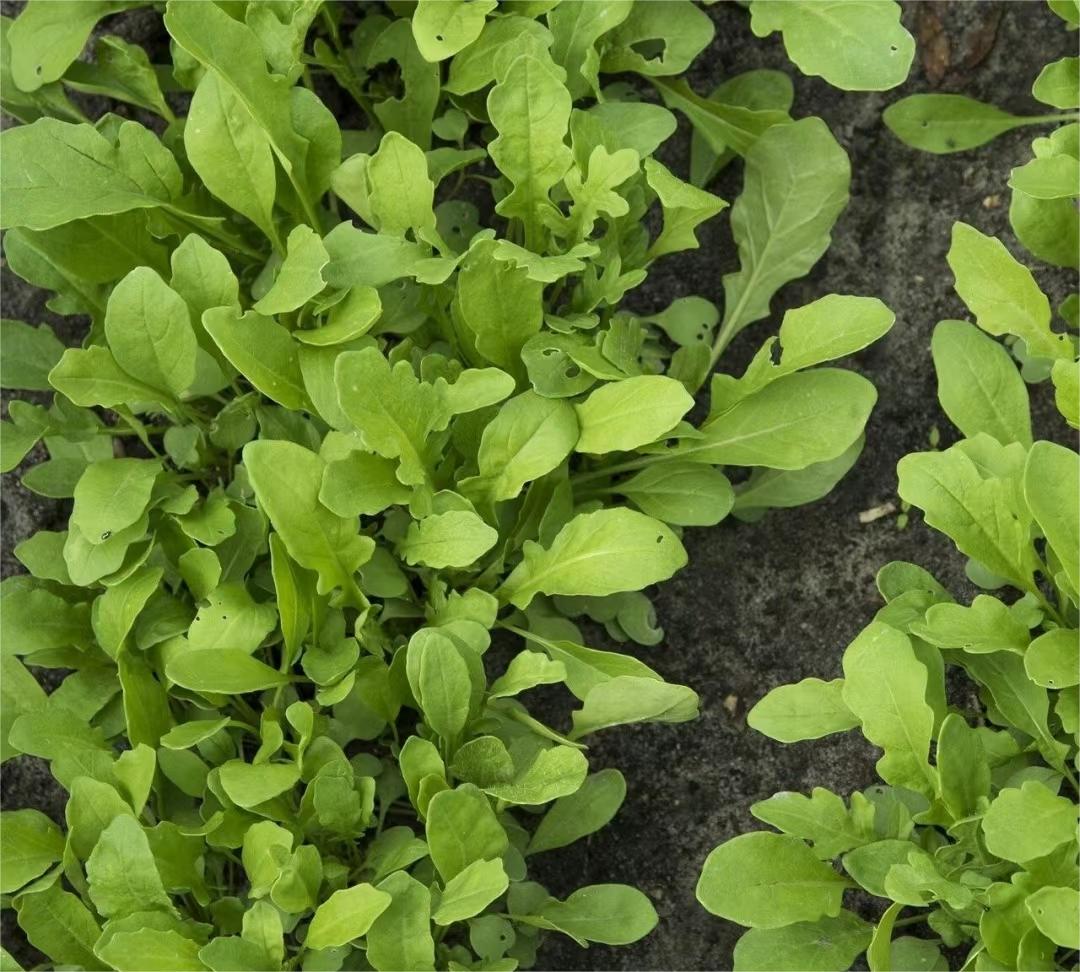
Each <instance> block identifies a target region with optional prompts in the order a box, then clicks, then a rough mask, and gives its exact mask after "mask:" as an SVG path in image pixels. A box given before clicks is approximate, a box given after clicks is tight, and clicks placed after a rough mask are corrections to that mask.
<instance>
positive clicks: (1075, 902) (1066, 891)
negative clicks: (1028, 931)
mask: <svg viewBox="0 0 1080 972" xmlns="http://www.w3.org/2000/svg"><path fill="white" fill-rule="evenodd" d="M1024 904H1025V906H1026V907H1027V910H1028V913H1029V914H1030V915H1031V917H1032V919H1033V920H1034V922H1035V925H1036V927H1037V928H1038V929H1039V931H1041V932H1042V933H1043V934H1044V935H1045V936H1046V937H1047V938H1049V939H1050V941H1052V942H1053V943H1054V944H1055V945H1060V946H1061V947H1062V948H1078V947H1080V944H1078V943H1080V919H1078V918H1077V915H1080V891H1077V890H1076V889H1075V888H1050V887H1043V888H1039V890H1038V891H1036V892H1035V893H1034V894H1032V895H1029V896H1028V898H1027V900H1026V901H1025V902H1024Z"/></svg>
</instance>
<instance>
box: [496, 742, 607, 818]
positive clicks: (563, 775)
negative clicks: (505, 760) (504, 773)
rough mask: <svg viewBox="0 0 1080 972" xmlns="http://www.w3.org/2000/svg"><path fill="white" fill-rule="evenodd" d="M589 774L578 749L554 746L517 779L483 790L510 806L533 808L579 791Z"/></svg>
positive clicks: (543, 750) (536, 758) (584, 760)
mask: <svg viewBox="0 0 1080 972" xmlns="http://www.w3.org/2000/svg"><path fill="white" fill-rule="evenodd" d="M588 771H589V763H588V760H586V758H585V756H584V755H583V754H582V752H581V751H580V750H579V749H572V748H571V747H570V746H552V747H551V748H549V749H541V750H540V751H539V752H538V753H537V754H536V757H535V759H533V760H532V762H530V763H529V765H528V766H526V767H525V768H524V769H523V770H521V771H520V772H518V774H517V775H516V776H515V777H514V779H512V780H509V781H507V782H506V783H495V784H492V785H491V786H486V787H484V792H485V793H487V794H489V795H491V796H493V797H495V798H496V799H499V800H505V801H506V802H507V803H515V804H521V805H525V806H533V805H536V804H540V803H547V802H548V801H549V800H555V799H557V798H559V797H563V796H566V795H567V794H570V793H573V792H574V791H576V790H577V789H578V788H579V787H580V786H581V784H582V782H583V781H584V779H585V775H586V773H588Z"/></svg>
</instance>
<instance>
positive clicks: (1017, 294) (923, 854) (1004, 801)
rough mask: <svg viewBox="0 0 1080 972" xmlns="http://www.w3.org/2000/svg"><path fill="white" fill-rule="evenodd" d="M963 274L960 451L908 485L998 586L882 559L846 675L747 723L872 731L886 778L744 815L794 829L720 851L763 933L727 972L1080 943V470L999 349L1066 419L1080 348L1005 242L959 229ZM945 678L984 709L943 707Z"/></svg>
mask: <svg viewBox="0 0 1080 972" xmlns="http://www.w3.org/2000/svg"><path fill="white" fill-rule="evenodd" d="M949 264H950V266H951V267H952V268H953V272H954V273H955V275H956V290H957V293H958V294H959V295H960V297H961V298H962V299H963V300H964V302H965V303H966V304H967V306H968V308H969V309H970V310H971V312H972V315H973V316H974V317H975V319H976V323H975V324H971V323H969V322H967V321H942V322H941V323H940V324H939V325H938V326H937V329H936V330H935V332H934V338H933V359H934V367H935V369H936V371H937V379H938V394H939V397H940V400H941V404H942V407H943V409H944V410H945V412H946V414H947V415H948V416H949V419H950V420H951V421H952V422H953V424H954V425H955V426H956V427H957V428H958V429H959V430H960V432H961V433H962V434H963V436H964V437H963V438H962V439H961V440H960V441H959V442H957V443H956V444H954V445H952V446H950V447H949V448H947V449H945V450H942V451H936V450H935V451H930V452H919V453H914V454H912V455H908V456H905V457H904V458H903V459H901V460H900V463H899V465H898V467H897V474H898V477H899V494H900V496H901V497H902V499H903V500H904V501H905V502H907V503H909V504H911V505H912V506H915V507H918V508H919V509H921V510H922V511H923V515H924V519H925V521H926V523H927V524H928V525H929V526H931V527H932V528H934V529H936V530H938V531H940V532H941V533H944V534H945V535H946V536H947V537H949V539H950V540H952V542H953V543H954V544H955V545H956V547H957V550H958V552H959V553H960V554H962V555H964V556H965V557H966V558H968V560H967V573H968V576H969V578H971V580H972V581H973V582H974V583H976V584H977V585H978V586H980V587H982V588H983V589H984V590H986V591H987V592H988V593H981V594H978V595H976V597H975V598H974V600H973V601H972V602H971V603H970V604H963V603H958V602H957V601H956V600H955V599H954V597H953V596H952V594H950V593H949V591H948V590H946V589H945V587H944V586H942V585H941V584H940V583H939V582H938V581H937V580H936V579H935V578H934V577H932V576H931V575H930V574H929V573H928V572H927V571H926V570H924V569H923V568H921V567H918V566H916V565H915V564H909V563H901V562H894V563H890V564H887V565H886V566H885V567H883V568H882V570H881V571H880V572H879V574H878V578H877V584H878V589H879V590H880V592H881V594H882V596H883V597H884V599H885V601H886V604H885V606H884V607H883V608H881V610H880V611H878V613H877V615H876V616H875V618H874V620H873V621H872V622H871V623H870V624H869V625H868V626H867V627H866V628H864V629H863V631H862V632H861V633H860V634H859V635H858V636H857V637H856V638H855V640H854V641H853V642H852V643H851V644H850V645H849V646H848V647H847V648H846V650H845V651H844V656H843V677H842V678H837V679H833V680H832V681H828V682H825V681H822V680H821V679H817V678H808V679H804V680H803V681H801V682H799V683H797V684H793V685H783V686H780V687H779V688H776V689H773V690H772V691H770V692H769V693H768V694H767V695H766V696H765V697H764V698H763V699H761V700H760V701H759V702H758V703H757V704H756V705H755V706H754V707H753V708H752V709H751V710H750V713H749V715H748V716H747V721H748V723H749V724H750V726H752V727H753V728H754V729H757V730H758V731H759V732H762V733H764V734H765V735H767V736H769V737H771V738H773V739H778V740H780V741H782V742H795V741H799V740H804V739H818V738H821V737H823V736H826V735H830V734H832V733H836V732H844V731H850V730H852V729H858V730H859V731H861V732H862V734H863V736H864V737H865V738H866V740H867V741H868V742H869V743H871V744H872V745H873V746H874V747H876V748H877V749H879V750H881V751H882V755H881V758H880V759H879V760H878V763H877V771H878V775H879V777H880V780H881V782H880V783H877V784H874V785H872V786H869V787H868V788H866V789H864V790H862V791H859V792H854V793H851V794H850V795H849V796H848V797H847V798H845V797H843V796H841V795H839V794H835V793H832V792H830V791H829V790H826V789H824V788H821V787H815V788H814V789H813V791H812V792H811V793H810V794H809V795H805V794H801V793H787V792H785V793H777V794H776V795H774V796H772V797H770V798H769V799H766V800H763V801H761V802H759V803H756V804H754V805H753V806H752V807H751V808H750V809H751V813H753V814H754V816H755V817H757V818H758V819H759V820H761V821H762V822H764V823H766V824H768V825H770V826H772V827H774V828H775V829H776V830H777V831H779V833H774V832H771V831H758V832H752V833H747V834H743V835H741V836H739V837H736V838H734V839H733V840H730V841H728V842H726V843H725V844H722V845H720V846H719V847H717V848H716V849H715V850H714V851H713V852H712V853H711V854H710V855H709V857H708V859H707V860H706V862H705V866H704V869H703V871H702V874H701V878H700V881H699V883H698V888H697V895H698V900H699V901H700V902H701V903H702V904H703V905H704V907H705V908H707V909H708V910H709V911H711V912H712V913H714V914H717V915H720V916H722V917H724V918H727V919H729V920H732V921H736V922H738V923H740V924H742V925H746V926H748V927H749V931H747V932H746V934H744V935H743V937H742V938H740V939H739V942H738V944H737V945H736V948H735V967H736V969H774V968H777V967H789V968H796V967H798V968H815V969H837V970H842V969H847V968H850V967H851V965H852V963H854V962H855V961H856V960H857V959H858V958H859V956H860V955H865V961H866V963H867V964H868V965H869V967H870V969H872V970H887V969H908V968H947V967H948V963H947V961H946V958H945V956H943V954H942V949H943V948H945V949H962V950H963V953H964V955H965V956H966V957H965V959H964V965H963V967H964V968H966V969H967V968H973V969H989V968H1004V969H1030V968H1036V967H1040V968H1066V967H1068V965H1069V963H1070V962H1071V958H1070V956H1071V955H1073V954H1075V949H1076V948H1077V947H1078V946H1080V932H1078V928H1077V914H1078V907H1080V895H1078V892H1077V886H1076V875H1077V853H1078V847H1077V836H1076V834H1077V829H1076V828H1077V797H1078V792H1080V791H1078V784H1077V778H1076V774H1075V770H1074V767H1075V763H1076V756H1077V747H1078V743H1080V718H1078V695H1077V691H1078V682H1080V674H1078V667H1080V632H1078V630H1077V628H1078V620H1080V615H1078V607H1080V594H1078V591H1080V566H1078V561H1077V555H1078V550H1080V523H1078V518H1077V517H1078V514H1077V511H1078V508H1080V478H1078V469H1080V456H1077V454H1076V452H1074V451H1073V450H1072V449H1069V448H1066V447H1065V446H1062V445H1058V444H1056V443H1053V442H1047V441H1034V442H1033V441H1032V431H1031V414H1030V405H1029V400H1028V391H1027V386H1026V384H1025V381H1024V379H1023V378H1022V377H1021V374H1020V372H1019V370H1018V366H1017V362H1016V361H1015V360H1014V358H1013V356H1011V355H1010V354H1009V352H1008V351H1007V350H1006V349H1005V347H1003V345H1002V344H1001V343H999V342H998V341H995V340H994V339H993V337H991V336H990V335H1003V334H1012V335H1017V336H1018V337H1019V339H1020V340H1021V341H1022V342H1023V344H1024V347H1025V348H1026V351H1027V354H1028V355H1030V357H1029V358H1027V359H1026V360H1027V361H1028V363H1029V364H1030V363H1031V362H1032V361H1034V360H1036V358H1035V356H1036V355H1038V356H1039V358H1038V360H1041V361H1043V362H1044V363H1045V362H1048V361H1051V360H1052V361H1053V371H1052V374H1053V375H1054V376H1055V384H1056V385H1057V392H1058V398H1057V400H1058V403H1059V406H1060V408H1061V412H1062V414H1063V415H1064V417H1065V418H1066V420H1067V421H1068V422H1069V423H1070V424H1071V425H1072V426H1073V427H1074V428H1075V427H1076V426H1077V425H1078V424H1080V423H1078V422H1077V415H1076V401H1077V395H1076V373H1077V354H1076V348H1077V344H1076V338H1075V336H1074V335H1071V334H1064V333H1060V332H1055V331H1052V330H1051V327H1050V307H1049V304H1048V303H1047V301H1046V298H1045V297H1044V296H1043V295H1042V293H1041V292H1040V291H1039V289H1038V287H1037V286H1036V285H1035V283H1034V280H1033V279H1032V277H1031V274H1030V273H1029V272H1028V270H1027V269H1026V268H1025V267H1023V266H1022V265H1021V264H1019V263H1018V262H1017V261H1015V260H1014V259H1013V258H1012V257H1011V256H1010V255H1009V254H1008V251H1007V250H1006V249H1005V247H1004V246H1003V245H1002V244H1001V243H1000V242H999V241H997V240H994V239H991V238H989V237H985V236H982V234H980V233H978V232H977V231H976V230H974V229H972V228H971V227H969V226H966V225H965V224H963V223H958V224H956V226H955V227H954V233H953V246H952V248H951V250H950V251H949ZM1070 382H1071V386H1070V385H1069V383H1070ZM998 592H1000V593H998ZM954 675H959V677H961V678H962V679H964V681H965V682H966V683H967V685H968V686H969V687H970V688H972V689H974V690H975V692H977V699H978V701H977V702H975V701H974V699H975V698H976V695H975V694H974V693H966V694H965V695H964V696H963V697H964V698H970V699H972V700H973V701H972V702H970V703H968V704H966V705H965V704H963V703H960V702H957V701H955V700H956V699H958V698H959V696H957V695H955V694H954V693H953V692H952V691H949V692H947V690H946V685H947V680H949V684H950V685H951V684H952V683H951V679H952V678H953V677H954ZM837 864H838V865H839V867H837V866H835V865H837ZM853 890H861V891H862V892H865V893H867V894H869V895H871V896H872V897H873V898H876V899H881V901H882V902H884V903H885V907H884V911H883V912H882V913H881V914H880V917H879V918H878V920H877V922H876V924H875V923H873V922H869V921H867V920H865V918H864V917H860V915H859V914H856V913H855V911H853V910H847V909H845V908H844V907H843V904H844V898H845V894H846V892H848V891H853ZM850 903H853V902H850V901H849V904H850ZM862 913H863V915H865V913H866V912H865V911H863V912H862ZM923 924H925V925H926V928H925V929H920V934H919V935H916V936H913V935H910V934H899V932H900V929H901V928H911V927H913V926H920V925H923Z"/></svg>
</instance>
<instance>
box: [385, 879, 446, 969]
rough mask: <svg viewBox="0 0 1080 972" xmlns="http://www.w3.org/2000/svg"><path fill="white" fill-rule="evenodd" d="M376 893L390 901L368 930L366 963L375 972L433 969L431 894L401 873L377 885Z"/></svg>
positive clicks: (433, 943) (433, 944)
mask: <svg viewBox="0 0 1080 972" xmlns="http://www.w3.org/2000/svg"><path fill="white" fill-rule="evenodd" d="M444 877H445V875H444ZM379 890H380V891H384V892H386V893H387V894H389V895H390V896H391V899H392V900H391V902H390V905H389V907H388V908H387V909H386V910H385V911H384V912H383V913H382V914H381V915H379V917H378V918H376V919H375V921H374V923H373V924H372V926H371V927H370V928H369V929H368V933H367V939H366V940H367V961H368V962H370V963H371V965H372V967H373V968H376V969H415V970H416V972H429V970H431V969H434V968H435V942H434V940H433V939H432V937H431V892H430V891H429V890H428V889H427V888H426V887H425V886H424V885H423V884H421V883H420V882H419V881H417V880H416V879H415V878H413V877H410V876H409V875H408V874H406V873H405V872H404V871H397V872H396V873H394V874H391V875H390V876H389V877H388V878H386V879H385V880H383V881H381V882H380V883H379Z"/></svg>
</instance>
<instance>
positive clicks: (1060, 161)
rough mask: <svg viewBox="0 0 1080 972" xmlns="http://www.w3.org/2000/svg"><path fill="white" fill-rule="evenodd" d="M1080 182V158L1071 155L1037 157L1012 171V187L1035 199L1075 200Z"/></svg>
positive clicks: (1010, 175)
mask: <svg viewBox="0 0 1080 972" xmlns="http://www.w3.org/2000/svg"><path fill="white" fill-rule="evenodd" d="M1078 182H1080V159H1077V158H1075V157H1074V156H1071V155H1054V156H1049V157H1047V158H1042V159H1040V158H1035V159H1032V160H1031V161H1030V162H1028V163H1027V164H1025V165H1021V166H1018V167H1017V168H1015V169H1013V170H1012V172H1011V173H1010V174H1009V187H1010V188H1011V189H1015V190H1016V191H1018V192H1022V193H1024V195H1027V196H1031V197H1032V198H1033V199H1074V198H1076V195H1077V192H1078V188H1077V183H1078Z"/></svg>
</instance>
